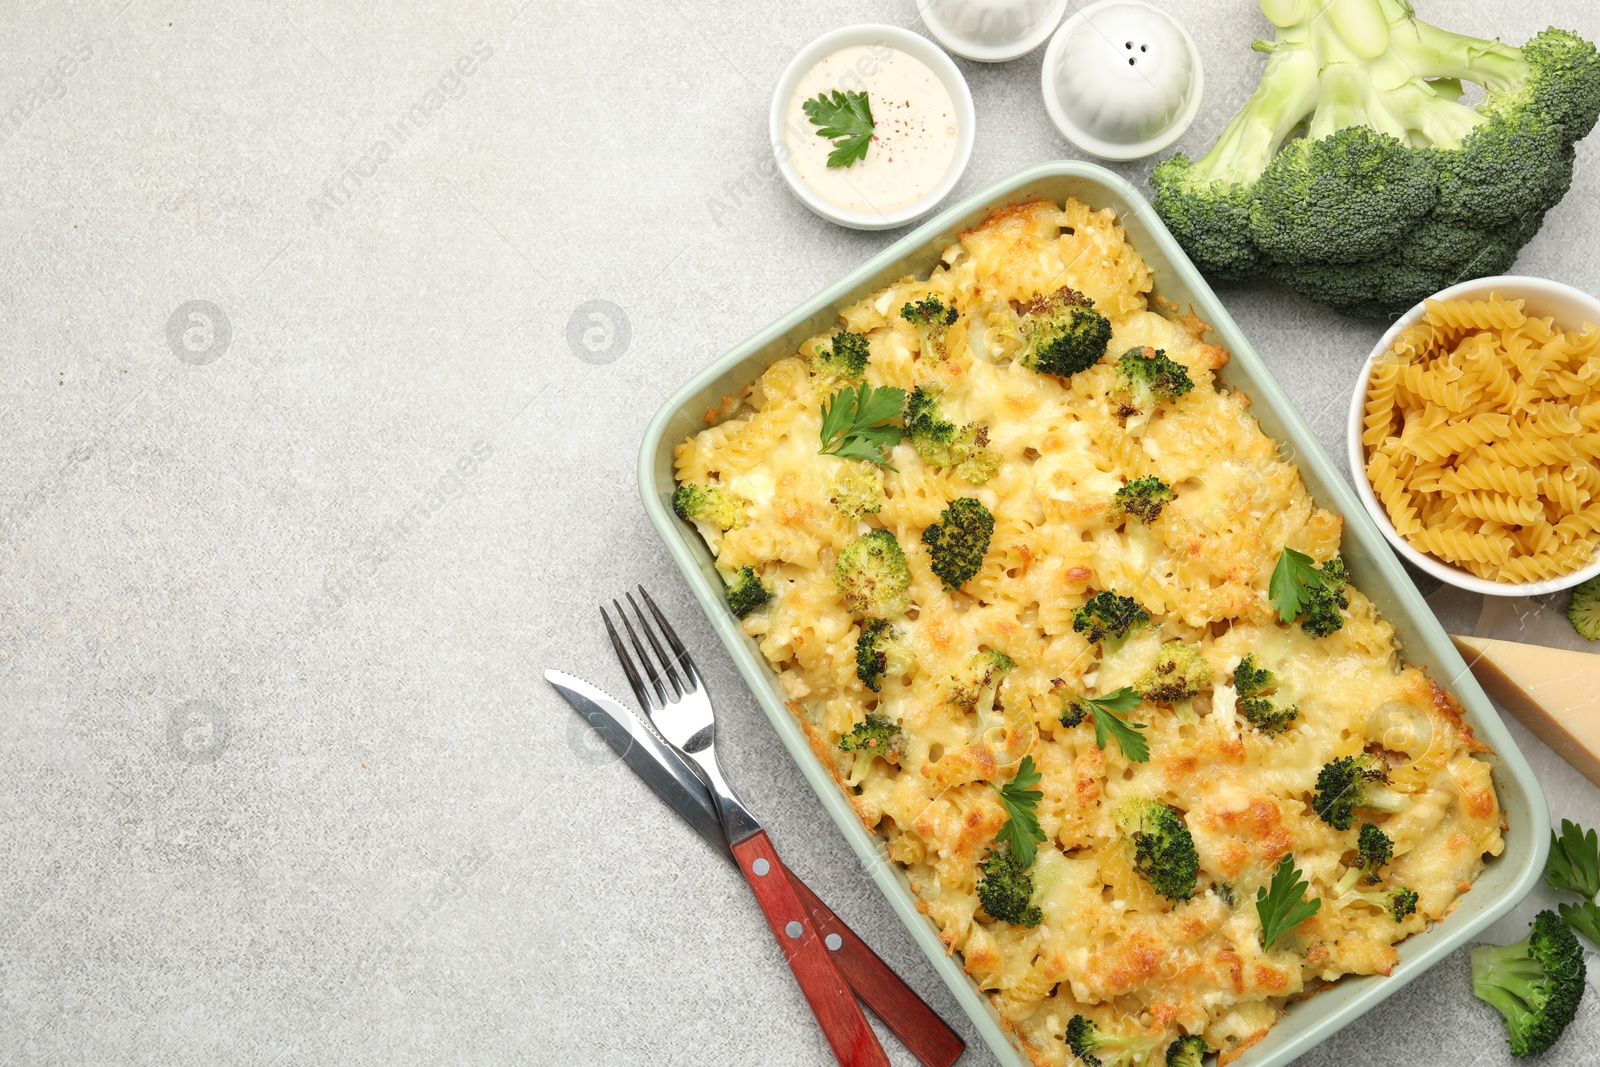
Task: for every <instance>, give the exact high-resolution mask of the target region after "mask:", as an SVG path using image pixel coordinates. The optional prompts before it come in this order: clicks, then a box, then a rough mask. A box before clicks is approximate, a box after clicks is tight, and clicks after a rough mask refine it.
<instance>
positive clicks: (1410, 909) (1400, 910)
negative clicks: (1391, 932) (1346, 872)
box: [1346, 886, 1417, 923]
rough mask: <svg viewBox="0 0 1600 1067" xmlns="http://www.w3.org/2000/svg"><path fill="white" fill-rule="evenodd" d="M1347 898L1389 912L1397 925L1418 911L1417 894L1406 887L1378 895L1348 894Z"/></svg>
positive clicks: (1388, 890) (1397, 887) (1387, 890)
mask: <svg viewBox="0 0 1600 1067" xmlns="http://www.w3.org/2000/svg"><path fill="white" fill-rule="evenodd" d="M1346 898H1347V899H1350V900H1363V901H1366V902H1367V903H1368V904H1370V905H1372V906H1373V907H1374V908H1377V909H1378V910H1379V911H1382V912H1387V913H1388V915H1389V918H1391V919H1393V920H1394V921H1395V922H1397V923H1398V922H1404V921H1405V919H1406V916H1407V915H1414V914H1416V911H1417V894H1416V892H1415V891H1414V890H1411V889H1407V888H1406V887H1405V886H1396V887H1395V888H1394V889H1385V890H1383V891H1381V892H1377V893H1347V894H1346Z"/></svg>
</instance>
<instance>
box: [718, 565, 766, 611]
mask: <svg viewBox="0 0 1600 1067" xmlns="http://www.w3.org/2000/svg"><path fill="white" fill-rule="evenodd" d="M727 597H728V610H729V611H731V612H733V615H734V618H737V619H742V618H744V617H745V616H746V615H748V614H750V613H751V612H752V611H754V610H756V609H757V608H759V607H760V606H761V605H763V604H765V603H766V602H767V601H769V600H771V599H772V590H770V589H768V588H767V587H766V586H765V585H762V584H761V576H760V575H759V574H757V573H756V572H755V568H754V567H741V568H739V572H738V573H737V574H735V575H734V576H733V580H732V581H730V582H729V583H728V589H727Z"/></svg>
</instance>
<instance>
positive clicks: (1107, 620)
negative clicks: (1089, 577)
mask: <svg viewBox="0 0 1600 1067" xmlns="http://www.w3.org/2000/svg"><path fill="white" fill-rule="evenodd" d="M1149 621H1150V613H1149V612H1148V611H1146V610H1144V608H1142V607H1140V606H1139V602H1138V601H1137V600H1135V599H1133V597H1131V596H1118V595H1117V594H1116V593H1113V592H1110V591H1109V590H1102V591H1101V592H1098V593H1096V594H1095V595H1094V596H1092V597H1090V598H1089V600H1088V602H1087V603H1085V604H1084V605H1083V607H1081V608H1079V609H1078V610H1077V611H1075V612H1073V614H1072V628H1073V629H1074V630H1076V631H1078V632H1079V633H1080V634H1082V635H1083V636H1084V637H1086V638H1088V639H1089V640H1090V641H1101V642H1104V641H1108V640H1109V641H1122V640H1124V639H1126V638H1127V636H1128V634H1130V633H1132V632H1133V630H1134V628H1135V627H1138V626H1143V625H1144V624H1145V623H1147V622H1149Z"/></svg>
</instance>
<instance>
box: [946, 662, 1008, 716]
mask: <svg viewBox="0 0 1600 1067" xmlns="http://www.w3.org/2000/svg"><path fill="white" fill-rule="evenodd" d="M1014 669H1016V664H1015V663H1013V662H1012V660H1011V657H1010V656H1008V655H1006V654H1005V653H1004V652H996V651H994V650H992V649H991V650H989V651H986V652H979V653H977V654H975V655H974V656H973V657H972V659H971V660H969V661H968V662H967V665H966V667H965V668H964V669H962V670H959V671H957V672H955V673H954V674H952V675H951V676H950V703H952V704H957V705H959V706H961V707H963V708H973V707H977V706H978V704H979V703H981V702H982V701H983V699H984V696H985V694H987V695H988V696H989V697H990V698H991V699H992V698H993V695H994V691H995V688H996V687H998V686H999V684H1000V680H1001V679H1002V678H1004V677H1005V676H1006V675H1007V674H1010V673H1011V671H1013V670H1014Z"/></svg>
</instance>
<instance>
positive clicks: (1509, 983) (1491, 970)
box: [1472, 911, 1585, 1056]
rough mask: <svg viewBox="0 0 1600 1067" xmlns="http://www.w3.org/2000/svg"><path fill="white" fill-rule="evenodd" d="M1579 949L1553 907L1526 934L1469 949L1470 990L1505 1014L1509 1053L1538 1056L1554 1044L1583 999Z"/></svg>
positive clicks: (1542, 913)
mask: <svg viewBox="0 0 1600 1067" xmlns="http://www.w3.org/2000/svg"><path fill="white" fill-rule="evenodd" d="M1584 978H1585V969H1584V965H1583V949H1582V948H1581V947H1580V946H1579V945H1578V939H1577V937H1576V936H1574V935H1573V933H1572V930H1571V929H1570V928H1569V927H1568V926H1567V924H1566V923H1564V922H1562V921H1561V918H1560V917H1559V916H1558V915H1556V913H1555V912H1553V911H1541V912H1540V913H1539V914H1538V915H1537V916H1536V917H1535V918H1534V920H1533V925H1532V928H1531V929H1530V930H1529V932H1528V936H1527V937H1525V938H1523V939H1522V940H1521V941H1518V942H1515V943H1514V944H1510V945H1502V946H1494V945H1480V946H1479V947H1477V948H1475V949H1473V950H1472V991H1473V992H1474V993H1475V994H1477V996H1478V999H1480V1000H1483V1001H1487V1002H1488V1003H1489V1004H1492V1005H1494V1007H1495V1008H1497V1009H1498V1010H1499V1012H1500V1014H1501V1015H1502V1016H1504V1017H1505V1024H1506V1035H1507V1037H1508V1038H1509V1039H1510V1042H1511V1054H1512V1055H1513V1056H1537V1055H1539V1053H1541V1052H1543V1051H1545V1050H1546V1049H1548V1048H1549V1047H1550V1046H1551V1045H1554V1044H1555V1043H1556V1039H1557V1038H1559V1037H1560V1036H1561V1031H1563V1030H1565V1029H1566V1028H1567V1024H1568V1023H1570V1022H1571V1021H1572V1019H1573V1017H1574V1016H1575V1015H1577V1013H1578V1002H1579V1001H1580V1000H1582V999H1583V989H1584V985H1583V983H1584Z"/></svg>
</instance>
